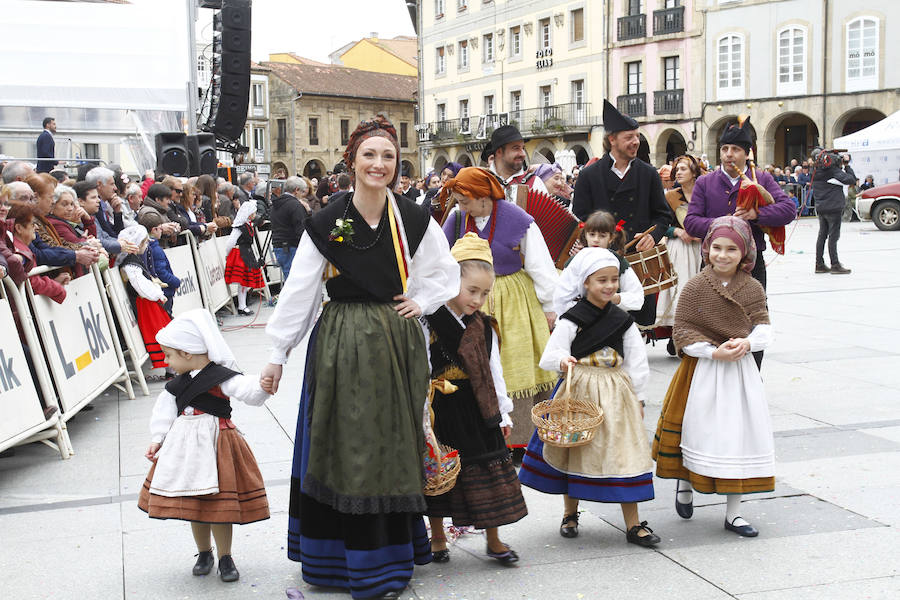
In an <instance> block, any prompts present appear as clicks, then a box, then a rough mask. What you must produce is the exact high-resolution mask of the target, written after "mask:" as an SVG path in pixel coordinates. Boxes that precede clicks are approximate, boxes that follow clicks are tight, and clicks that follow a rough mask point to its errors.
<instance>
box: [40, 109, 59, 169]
mask: <svg viewBox="0 0 900 600" xmlns="http://www.w3.org/2000/svg"><path fill="white" fill-rule="evenodd" d="M43 126H44V130H43V131H42V132H41V135H39V136H38V139H37V157H38V158H55V157H56V142H55V141H54V140H53V134H54V133H56V119H54V118H53V117H44V121H43ZM55 166H56V161H55V160H39V161H38V162H37V169H35V170H36V171H37V172H38V173H49V172H50V171H52V170H53V167H55Z"/></svg>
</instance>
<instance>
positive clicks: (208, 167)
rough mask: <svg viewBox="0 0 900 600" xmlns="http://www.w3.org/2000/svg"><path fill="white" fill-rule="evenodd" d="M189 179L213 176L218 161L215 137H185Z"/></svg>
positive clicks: (204, 134) (209, 135)
mask: <svg viewBox="0 0 900 600" xmlns="http://www.w3.org/2000/svg"><path fill="white" fill-rule="evenodd" d="M187 147H188V159H189V163H190V169H189V170H190V175H189V177H197V176H200V175H215V173H216V167H217V166H218V165H219V160H218V158H217V157H216V136H215V135H214V134H212V133H198V134H197V135H189V136H187Z"/></svg>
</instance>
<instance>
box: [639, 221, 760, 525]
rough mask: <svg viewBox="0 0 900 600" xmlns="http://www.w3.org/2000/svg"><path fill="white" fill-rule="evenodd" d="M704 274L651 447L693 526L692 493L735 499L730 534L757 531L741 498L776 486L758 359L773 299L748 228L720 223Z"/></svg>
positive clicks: (683, 318)
mask: <svg viewBox="0 0 900 600" xmlns="http://www.w3.org/2000/svg"><path fill="white" fill-rule="evenodd" d="M701 250H702V253H703V261H704V263H706V265H707V266H706V267H705V268H704V269H703V270H702V271H701V272H700V273H699V274H698V275H697V276H696V277H694V278H692V279H691V280H690V281H689V282H688V283H687V285H686V286H685V287H684V290H683V291H682V292H681V301H679V303H678V311H677V312H676V314H675V329H674V332H673V340H674V342H675V347H676V349H677V351H678V354H679V355H680V356H682V361H681V365H680V366H679V368H678V371H676V373H675V376H674V377H673V378H672V382H671V384H670V385H669V390H668V392H667V393H666V398H665V400H664V402H663V408H662V413H661V415H660V417H659V423H658V425H657V429H656V437H655V439H654V442H653V458H655V459H656V461H657V463H656V474H657V476H658V477H664V478H668V479H678V480H679V482H678V492H677V494H676V498H675V510H676V512H678V514H679V515H680V516H681V517H683V518H685V519H689V518H690V517H691V515H692V514H693V504H692V501H693V495H692V489H691V488H692V486H693V489H696V490H697V491H698V492H701V493H704V494H725V495H727V496H728V501H727V508H726V513H725V529H727V530H729V531H733V532H735V533H737V534H738V535H741V536H744V537H754V536H756V535H758V533H759V532H758V531H757V530H756V529H755V528H754V527H753V526H752V525H750V524H749V523H748V522H747V521H746V520H744V519H743V518H742V517H741V516H740V502H741V495H742V494H748V493H757V492H770V491H772V490H773V489H774V487H775V476H774V475H775V452H774V441H773V438H772V424H771V420H770V418H769V409H768V405H767V403H766V397H765V392H764V390H763V384H762V379H761V377H760V374H759V369H758V368H757V367H756V364H755V362H754V360H753V357H752V355H751V354H750V353H751V352H755V351H757V350H763V349H765V348H766V347H767V346H768V345H769V344H770V343H771V341H772V334H771V326H770V325H769V314H768V311H767V309H766V294H765V292H764V291H763V288H762V285H760V283H759V282H758V281H756V280H755V279H753V277H751V275H750V272H751V271H752V270H753V265H754V263H755V262H756V245H755V243H754V241H753V235H752V232H751V230H750V226H749V225H748V224H747V221H745V220H744V219H740V218H737V217H733V216H724V217H719V218H717V219H715V220H714V221H713V222H712V225H710V228H709V233H708V234H707V235H706V238H705V239H704V241H703V246H702V249H701Z"/></svg>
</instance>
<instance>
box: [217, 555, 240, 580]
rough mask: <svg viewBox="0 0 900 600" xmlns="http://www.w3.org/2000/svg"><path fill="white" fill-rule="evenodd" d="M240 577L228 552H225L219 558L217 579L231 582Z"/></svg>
mask: <svg viewBox="0 0 900 600" xmlns="http://www.w3.org/2000/svg"><path fill="white" fill-rule="evenodd" d="M240 577H241V574H240V573H238V570H237V567H235V566H234V560H232V558H231V555H230V554H226V555H225V556H223V557H222V558H220V559H219V579H221V580H222V581H224V582H226V583H231V582H232V581H237V580H238V579H240Z"/></svg>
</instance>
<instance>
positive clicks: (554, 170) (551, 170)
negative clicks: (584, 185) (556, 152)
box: [534, 163, 572, 207]
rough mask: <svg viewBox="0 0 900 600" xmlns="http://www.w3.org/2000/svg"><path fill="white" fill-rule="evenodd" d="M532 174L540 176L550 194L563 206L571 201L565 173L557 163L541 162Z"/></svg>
mask: <svg viewBox="0 0 900 600" xmlns="http://www.w3.org/2000/svg"><path fill="white" fill-rule="evenodd" d="M534 174H535V175H537V176H538V177H540V178H541V181H543V182H544V185H545V186H546V187H547V191H548V192H550V195H551V196H553V197H554V198H556V200H557V201H558V202H559V203H560V204H562V205H563V206H566V207H568V206H569V204H571V203H572V191H571V189H569V184H568V183H566V175H565V173H563V170H562V167H561V166H559V163H550V164H541V165H538V166H537V168H536V169H535V170H534Z"/></svg>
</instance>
